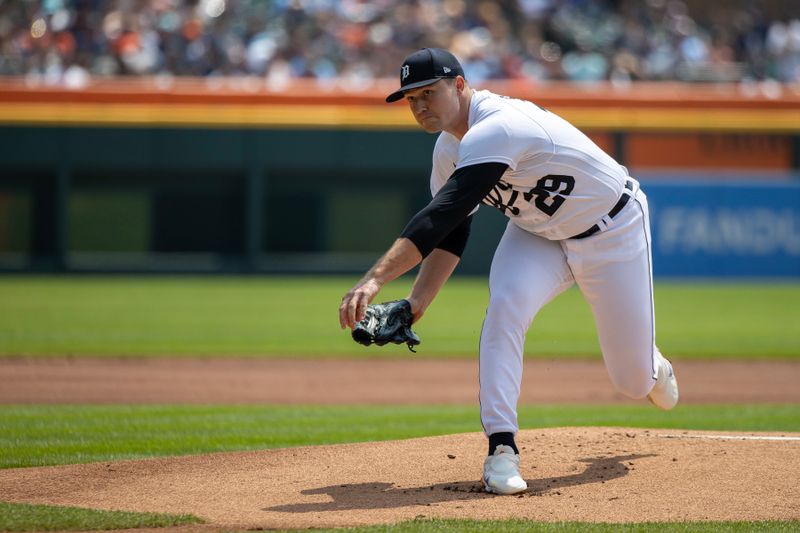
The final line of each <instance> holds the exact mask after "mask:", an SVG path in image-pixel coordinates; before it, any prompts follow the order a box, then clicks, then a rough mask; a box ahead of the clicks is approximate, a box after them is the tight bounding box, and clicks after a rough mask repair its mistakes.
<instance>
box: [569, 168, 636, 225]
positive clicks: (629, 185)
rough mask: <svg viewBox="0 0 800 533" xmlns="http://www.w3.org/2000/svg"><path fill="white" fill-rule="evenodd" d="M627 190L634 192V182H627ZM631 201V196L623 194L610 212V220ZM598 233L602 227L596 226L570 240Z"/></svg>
mask: <svg viewBox="0 0 800 533" xmlns="http://www.w3.org/2000/svg"><path fill="white" fill-rule="evenodd" d="M625 188H626V189H628V190H629V191H632V190H633V182H632V181H630V180H626V181H625ZM630 199H631V195H630V194H627V193H625V192H623V193H622V196H620V197H619V200H617V203H616V204H614V207H612V208H611V211H609V212H608V218H614V217H615V216H617V215H618V214H619V212H620V211H622V208H623V207H625V205H626V204H627V203H628V200H630ZM598 231H600V226H598V225H597V224H595V225H594V226H592V227H591V228H589V229H587V230H586V231H584V232H583V233H578V234H577V235H574V236H572V237H570V239H585V238H586V237H589V236H591V235H594V234H595V233H597V232H598Z"/></svg>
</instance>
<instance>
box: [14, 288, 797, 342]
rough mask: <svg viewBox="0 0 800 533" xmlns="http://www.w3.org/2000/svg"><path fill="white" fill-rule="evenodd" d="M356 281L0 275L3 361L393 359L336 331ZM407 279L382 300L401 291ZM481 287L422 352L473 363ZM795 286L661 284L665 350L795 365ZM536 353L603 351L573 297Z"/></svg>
mask: <svg viewBox="0 0 800 533" xmlns="http://www.w3.org/2000/svg"><path fill="white" fill-rule="evenodd" d="M355 281H356V277H346V278H345V277H248V278H243V277H163V276H162V277H126V276H119V277H111V276H106V277H47V276H45V277H32V276H7V277H2V278H0V354H2V355H22V354H27V355H65V354H94V355H123V354H124V355H159V354H175V355H254V356H255V355H258V356H285V355H304V356H321V355H324V356H336V355H342V354H347V355H358V356H371V357H383V356H398V355H407V354H408V352H407V350H406V349H405V347H404V346H384V347H382V348H376V347H370V348H364V347H361V346H358V345H356V344H354V343H353V342H352V340H351V339H350V337H349V335H348V333H347V332H344V331H341V330H340V329H339V326H338V318H337V308H338V305H339V302H340V300H341V296H342V294H344V292H345V291H347V290H348V289H349V288H350V286H351V285H352V284H353V283H354V282H355ZM410 282H411V280H410V278H403V279H401V280H397V281H395V282H393V283H392V284H390V285H388V286H387V287H386V288H385V289H384V291H383V293H381V295H380V298H379V299H392V298H399V297H403V296H405V295H406V293H407V291H408V288H409V285H410ZM486 301H487V288H486V280H485V279H483V278H454V279H453V280H451V281H450V282H449V283H448V284H447V285H446V286H445V288H444V289H443V291H442V293H441V295H440V296H439V298H438V299H437V301H435V302H434V304H433V305H432V306H431V308H430V309H429V310H428V313H427V314H426V316H425V318H424V319H423V320H422V321H421V322H420V324H418V326H417V327H416V329H417V330H418V332H419V333H420V335H421V336H422V339H423V344H422V346H421V347H420V354H419V355H418V356H415V357H425V356H449V355H455V356H470V357H471V356H474V354H475V352H476V347H477V343H478V336H479V333H480V327H481V323H482V321H483V315H484V310H485V305H486ZM798 301H800V283H795V284H791V283H783V284H754V283H747V284H699V283H698V284H691V283H682V284H677V283H660V284H658V285H657V286H656V316H657V327H658V338H659V344H660V346H661V348H662V351H663V352H664V353H665V354H668V355H669V356H671V357H676V356H678V357H683V358H687V357H703V358H708V357H746V358H753V357H783V358H786V357H791V358H800V311H799V310H798V306H797V302H798ZM526 352H527V353H528V354H529V355H530V356H546V357H552V356H565V357H585V356H587V355H596V354H599V349H598V345H597V340H596V335H595V329H594V322H593V319H592V316H591V314H590V312H589V308H588V306H587V305H586V303H585V302H584V300H583V297H582V296H581V295H580V293H579V292H578V291H577V290H575V289H572V290H570V291H568V292H567V293H565V294H563V295H562V296H560V297H559V298H557V299H556V300H555V301H553V302H552V303H551V304H549V305H548V306H547V307H545V309H544V310H543V311H542V312H541V313H540V316H539V317H537V319H536V321H535V322H534V326H533V328H532V330H531V332H530V334H529V335H528V341H527V344H526Z"/></svg>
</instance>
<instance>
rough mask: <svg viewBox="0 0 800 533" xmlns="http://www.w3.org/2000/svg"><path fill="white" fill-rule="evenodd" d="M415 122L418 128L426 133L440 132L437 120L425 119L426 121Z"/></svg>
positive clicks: (440, 128)
mask: <svg viewBox="0 0 800 533" xmlns="http://www.w3.org/2000/svg"><path fill="white" fill-rule="evenodd" d="M417 122H418V123H419V125H420V126H422V129H423V130H425V131H426V132H428V133H439V132H440V131H442V127H441V125H440V124H439V121H438V120H430V119H427V120H418V121H417Z"/></svg>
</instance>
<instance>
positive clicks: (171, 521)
mask: <svg viewBox="0 0 800 533" xmlns="http://www.w3.org/2000/svg"><path fill="white" fill-rule="evenodd" d="M201 523H203V521H202V520H200V519H199V518H197V517H195V516H192V515H168V514H156V513H131V512H127V511H98V510H94V509H82V508H79V507H64V506H60V505H29V504H24V503H14V504H12V503H3V502H0V531H97V530H103V529H128V528H142V527H164V526H180V525H185V524H201Z"/></svg>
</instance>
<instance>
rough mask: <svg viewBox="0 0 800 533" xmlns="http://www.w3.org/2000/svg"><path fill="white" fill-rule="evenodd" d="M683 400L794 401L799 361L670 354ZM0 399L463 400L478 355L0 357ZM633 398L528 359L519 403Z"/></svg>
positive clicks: (562, 366)
mask: <svg viewBox="0 0 800 533" xmlns="http://www.w3.org/2000/svg"><path fill="white" fill-rule="evenodd" d="M674 363H675V370H676V372H677V375H678V381H679V383H680V387H681V402H682V403H738V404H746V403H800V387H798V386H797V384H798V383H800V361H692V360H689V361H683V360H678V361H675V362H674ZM0 377H2V385H3V386H2V387H0V403H150V404H152V403H178V404H187V403H188V404H214V403H230V404H318V405H321V404H373V405H374V404H462V405H476V404H477V401H478V362H477V360H476V359H420V358H414V357H411V356H409V357H406V358H402V359H257V358H249V359H247V358H174V357H173V358H133V357H132V358H110V357H96V358H92V357H63V358H47V357H29V358H26V357H7V358H2V357H0ZM619 402H622V403H634V400H629V399H627V398H625V397H624V396H622V395H621V394H620V393H618V392H617V391H615V390H614V387H613V386H612V385H611V381H610V380H609V378H608V374H607V373H606V370H605V367H604V366H603V362H602V360H600V358H597V359H593V360H536V359H534V360H527V361H526V362H525V368H524V372H523V382H522V396H521V397H520V403H523V404H533V403H619Z"/></svg>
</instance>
